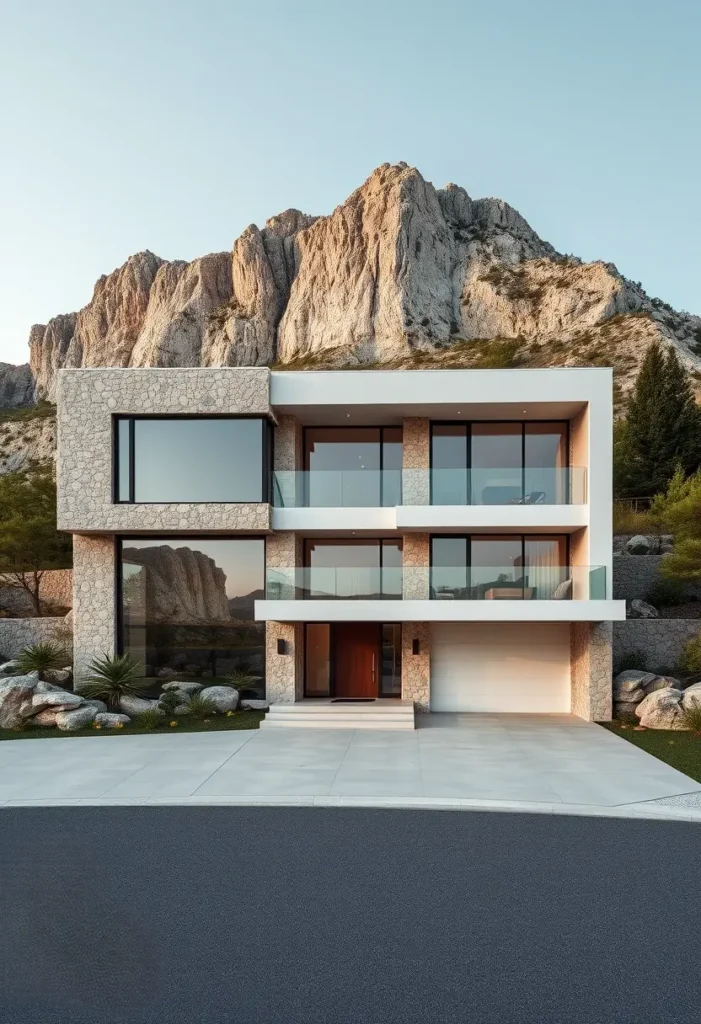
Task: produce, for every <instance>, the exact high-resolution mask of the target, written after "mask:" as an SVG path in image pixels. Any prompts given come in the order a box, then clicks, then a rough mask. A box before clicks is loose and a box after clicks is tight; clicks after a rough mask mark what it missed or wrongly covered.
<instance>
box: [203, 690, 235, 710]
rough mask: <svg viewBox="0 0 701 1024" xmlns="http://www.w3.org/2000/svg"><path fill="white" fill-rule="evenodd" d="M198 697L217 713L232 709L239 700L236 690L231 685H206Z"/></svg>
mask: <svg viewBox="0 0 701 1024" xmlns="http://www.w3.org/2000/svg"><path fill="white" fill-rule="evenodd" d="M200 697H202V699H203V700H206V701H207V703H208V704H210V705H211V707H212V709H213V710H215V711H218V712H219V713H222V712H226V711H234V710H235V709H236V707H237V706H238V702H239V695H238V692H237V691H236V690H234V689H233V688H232V687H231V686H206V687H205V688H204V690H202V691H201V693H200Z"/></svg>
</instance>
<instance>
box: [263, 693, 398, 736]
mask: <svg viewBox="0 0 701 1024" xmlns="http://www.w3.org/2000/svg"><path fill="white" fill-rule="evenodd" d="M260 727H261V729H289V728H292V729H393V730H394V729H413V728H414V705H413V702H412V701H409V700H402V701H399V700H385V701H379V700H378V701H372V702H368V703H367V704H365V703H363V704H360V703H359V704H333V703H331V702H330V701H299V702H298V703H297V704H271V705H270V710H269V711H268V714H267V715H266V716H265V718H264V719H263V721H262V722H261V723H260Z"/></svg>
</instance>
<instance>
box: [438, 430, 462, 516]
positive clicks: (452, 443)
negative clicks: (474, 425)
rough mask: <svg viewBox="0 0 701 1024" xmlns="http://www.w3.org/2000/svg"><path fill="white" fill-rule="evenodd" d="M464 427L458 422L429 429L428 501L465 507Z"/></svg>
mask: <svg viewBox="0 0 701 1024" xmlns="http://www.w3.org/2000/svg"><path fill="white" fill-rule="evenodd" d="M467 500H468V487H467V427H466V426H465V425H463V424H462V423H456V424H453V423H434V424H433V427H432V429H431V502H432V504H434V505H466V504H467Z"/></svg>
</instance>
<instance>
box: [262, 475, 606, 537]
mask: <svg viewBox="0 0 701 1024" xmlns="http://www.w3.org/2000/svg"><path fill="white" fill-rule="evenodd" d="M272 497H273V506H274V509H273V527H274V528H275V529H278V530H305V529H309V530H315V529H317V530H324V529H333V530H342V529H351V528H352V529H360V530H362V529H378V530H393V529H402V530H431V529H440V530H451V529H455V530H457V529H467V528H470V529H480V528H485V529H497V528H498V529H502V528H513V529H521V530H538V529H541V528H546V529H547V528H550V529H552V528H555V527H557V528H558V529H561V530H564V531H566V532H567V531H573V530H576V529H579V528H581V527H582V526H585V525H586V523H587V509H586V504H587V471H586V469H585V468H584V467H582V466H574V467H504V468H498V467H494V468H473V469H404V470H399V469H384V470H379V469H358V470H346V469H338V470H311V471H291V470H290V471H276V472H274V473H273V487H272ZM330 513H331V514H330Z"/></svg>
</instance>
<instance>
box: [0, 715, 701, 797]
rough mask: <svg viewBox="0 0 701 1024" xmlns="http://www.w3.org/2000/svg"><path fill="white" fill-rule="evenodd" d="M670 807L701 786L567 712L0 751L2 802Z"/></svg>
mask: <svg viewBox="0 0 701 1024" xmlns="http://www.w3.org/2000/svg"><path fill="white" fill-rule="evenodd" d="M687 794H688V795H687ZM668 800H669V801H671V802H672V803H684V802H686V803H694V802H696V801H698V802H699V804H700V806H699V809H698V810H697V811H696V812H693V811H692V810H689V811H688V812H686V813H685V815H684V816H689V817H693V816H694V815H695V814H696V815H699V816H700V817H701V785H699V784H698V783H696V782H693V781H692V780H691V779H689V778H688V777H687V776H686V775H682V774H681V773H680V772H677V771H675V770H674V769H673V768H670V767H669V766H668V765H666V764H664V763H663V762H661V761H658V760H657V759H656V758H653V757H651V756H650V755H649V754H646V753H644V752H643V751H641V750H639V749H637V748H636V747H634V746H633V745H632V744H630V743H627V742H626V741H625V740H622V739H619V738H618V737H616V736H614V735H612V734H611V733H609V732H607V731H606V730H604V729H602V728H601V727H600V726H597V725H593V724H590V723H587V722H583V721H582V720H581V719H579V718H575V717H574V716H571V715H478V714H470V715H448V714H443V715H430V716H426V717H422V718H421V719H420V727H419V728H418V729H417V730H416V731H415V732H384V731H362V730H321V729H280V730H272V729H271V730H270V731H267V730H262V731H258V730H252V731H250V732H249V731H246V732H229V733H227V732H216V733H181V734H179V735H178V734H173V735H170V734H169V735H150V734H148V733H146V734H144V735H143V736H100V737H94V738H93V737H85V738H83V737H81V738H66V737H62V738H61V739H41V740H27V739H23V740H16V741H12V740H9V741H3V742H1V743H0V805H5V806H13V805H14V806H16V805H18V804H51V803H61V804H63V803H115V802H119V803H127V804H129V803H139V804H143V803H162V802H167V803H179V802H184V803H193V804H198V803H219V802H221V803H239V802H243V803H247V802H264V803H265V802H269V803H285V802H290V803H321V804H329V803H330V804H341V805H342V804H356V805H357V804H379V805H385V806H392V805H396V804H401V805H412V804H416V805H422V806H426V805H433V806H491V805H494V806H497V807H499V806H502V807H503V808H505V809H506V808H509V807H514V806H518V807H520V808H522V809H529V808H530V809H533V810H546V811H548V810H549V811H576V810H577V809H579V810H581V811H582V812H584V813H587V812H591V810H592V809H593V808H599V809H602V810H603V811H604V812H605V810H606V809H607V808H608V809H617V810H619V811H620V809H621V808H628V809H630V810H631V811H636V810H640V809H642V810H645V811H649V810H653V811H657V810H658V808H659V807H660V806H662V807H663V808H664V805H659V804H658V803H654V804H648V803H647V802H648V801H655V802H657V801H668ZM641 804H643V807H642V808H640V806H639V805H641ZM662 813H665V810H664V809H663V811H662ZM666 813H669V812H668V811H667V812H666Z"/></svg>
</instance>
